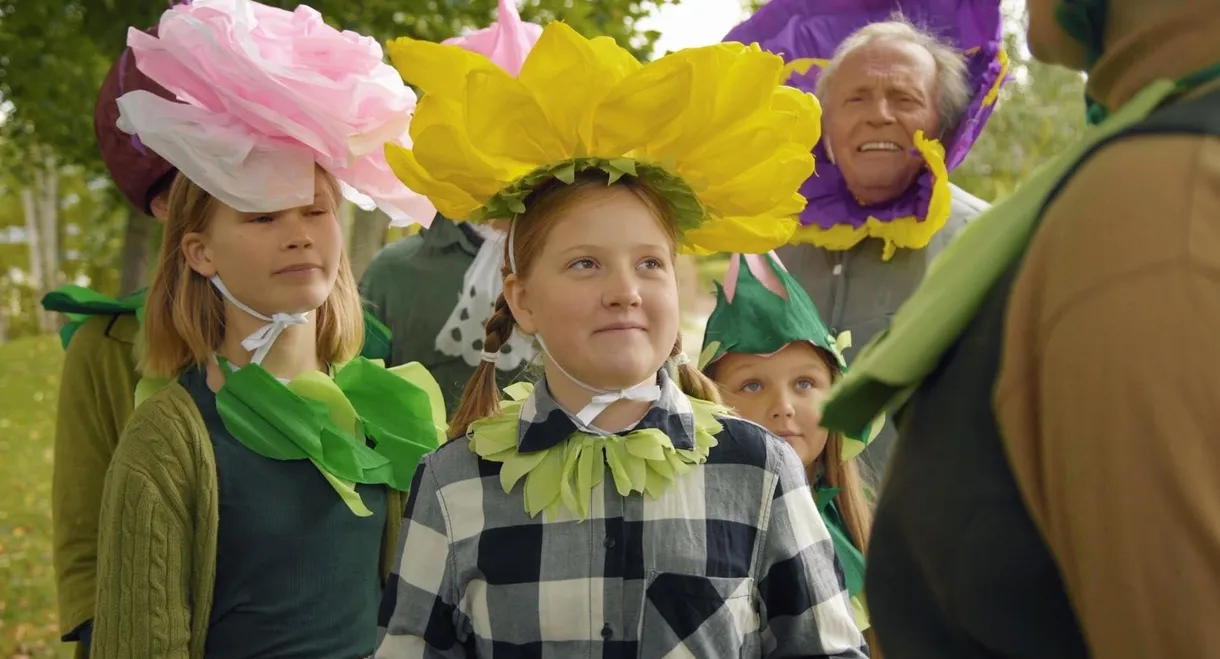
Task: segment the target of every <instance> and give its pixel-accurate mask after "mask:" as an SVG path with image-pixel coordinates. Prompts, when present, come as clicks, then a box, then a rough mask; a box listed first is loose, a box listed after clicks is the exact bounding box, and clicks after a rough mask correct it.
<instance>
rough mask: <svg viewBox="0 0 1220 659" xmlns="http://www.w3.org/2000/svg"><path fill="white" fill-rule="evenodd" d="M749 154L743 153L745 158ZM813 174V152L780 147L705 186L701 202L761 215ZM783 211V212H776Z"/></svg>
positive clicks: (728, 210) (723, 209)
mask: <svg viewBox="0 0 1220 659" xmlns="http://www.w3.org/2000/svg"><path fill="white" fill-rule="evenodd" d="M750 155H751V154H748V153H743V155H742V159H743V160H746V161H747V162H748V161H749V160H748V159H749V157H750ZM812 174H813V154H812V153H810V152H809V151H805V150H803V149H802V148H801V147H800V146H799V145H792V144H789V146H787V147H784V149H783V150H781V151H778V152H775V153H773V155H772V157H771V158H768V159H765V160H763V162H761V163H759V164H758V165H756V166H755V167H753V168H751V169H749V170H748V171H744V172H742V173H740V174H738V175H737V176H736V177H735V178H732V179H730V180H726V179H725V177H724V176H718V177H717V180H718V181H721V182H719V183H717V184H716V185H714V186H709V187H708V188H707V190H705V191H704V193H703V198H704V200H705V203H706V204H708V205H709V206H711V207H712V208H715V209H716V210H717V211H720V212H721V213H722V214H724V215H744V216H750V215H762V214H767V213H774V209H775V208H777V207H779V206H780V205H781V204H786V203H787V202H789V201H790V200H791V199H792V191H793V190H796V189H798V188H800V186H801V183H803V182H804V181H805V180H806V179H808V178H809V177H810V176H811V175H812ZM776 214H779V215H783V214H786V213H776Z"/></svg>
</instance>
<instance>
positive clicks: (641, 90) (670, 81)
mask: <svg viewBox="0 0 1220 659" xmlns="http://www.w3.org/2000/svg"><path fill="white" fill-rule="evenodd" d="M693 75H694V72H693V71H692V70H691V67H690V64H689V63H688V62H686V61H684V60H681V59H674V60H670V59H669V58H661V59H659V60H657V61H655V62H652V63H651V64H648V65H647V66H644V67H643V68H641V69H639V70H638V71H636V72H634V73H632V74H630V75H628V76H627V77H626V78H624V79H623V81H622V82H620V83H619V84H617V85H615V86H614V88H613V89H611V90H610V92H609V93H608V94H607V95H606V98H604V99H602V102H601V103H600V104H599V105H598V107H597V109H596V110H595V112H594V115H593V129H592V130H593V142H594V144H593V152H592V154H591V155H594V156H598V157H602V158H616V157H618V156H621V155H624V154H626V153H627V152H628V151H631V150H632V149H635V148H637V147H640V146H642V145H644V144H646V143H647V142H648V141H649V140H650V139H655V136H656V135H657V134H658V133H661V132H664V131H665V130H666V129H668V128H669V127H670V125H671V124H673V123H674V122H675V121H676V120H677V119H678V118H679V117H680V116H681V115H682V113H683V112H685V111H686V110H687V109H688V107H689V106H690V104H691V103H692V99H691V95H690V92H691V80H692V79H693Z"/></svg>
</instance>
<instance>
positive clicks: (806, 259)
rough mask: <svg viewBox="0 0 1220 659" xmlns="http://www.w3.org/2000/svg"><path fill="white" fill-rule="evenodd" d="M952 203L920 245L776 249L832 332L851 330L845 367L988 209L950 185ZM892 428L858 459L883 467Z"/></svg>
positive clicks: (877, 470)
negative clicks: (888, 250)
mask: <svg viewBox="0 0 1220 659" xmlns="http://www.w3.org/2000/svg"><path fill="white" fill-rule="evenodd" d="M949 187H950V189H951V190H952V193H953V202H952V206H951V210H950V211H949V221H948V222H947V223H946V224H945V227H944V228H943V229H941V230H940V232H938V233H937V234H936V235H935V236H934V237H933V238H932V241H931V242H930V243H928V246H927V247H925V248H924V249H921V250H909V249H899V250H898V251H897V253H896V254H894V257H893V258H892V259H890V260H889V261H882V260H881V247H882V242H881V241H880V240H877V239H874V238H869V239H867V240H865V241H863V242H861V243H860V244H858V245H856V246H855V247H853V248H852V249H850V250H846V251H832V250H826V249H820V248H818V247H814V246H813V245H808V244H805V245H788V246H785V247H781V248H779V249H778V250H776V254H778V255H779V258H780V260H781V261H783V263H784V265H785V266H786V267H787V268H788V272H790V273H791V274H792V276H793V277H794V278H795V279H796V280H797V281H798V282H800V284H801V286H803V287H804V288H805V291H807V292H808V293H809V297H810V298H812V299H813V303H814V304H815V305H817V308H818V313H819V314H821V316H822V320H824V321H825V322H826V326H827V327H829V328H830V330H831V332H832V333H834V334H837V333H839V332H842V331H844V330H850V331H851V340H852V346H853V347H852V348H849V349H848V350H846V351H845V354H844V356H845V357H846V358H847V360H848V365H849V367H850V364H851V359H852V357H854V356H855V352H856V350H858V349H860V348H862V347H864V346H865V345H866V344H867V343H868V342H869V341H871V340H872V338H873V336H874V335H876V334H877V332H879V331H881V330H882V329H885V328H886V327H888V326H889V323H890V317H891V316H893V315H894V312H895V311H897V310H898V307H900V306H902V303H903V302H906V299H907V298H908V297H910V295H911V293H912V292H914V290H915V287H916V286H917V285H918V284H919V281H920V280H921V279H923V275H924V272H926V271H927V269H928V265H929V264H931V263H932V259H934V258H936V255H937V254H939V253H940V251H941V250H942V249H944V248H945V245H947V244H949V241H950V240H952V239H953V237H954V236H956V235H957V234H958V232H959V231H961V230H962V229H963V228H964V227H965V226H966V223H967V222H969V221H970V220H972V219H974V217H975V216H977V215H978V214H980V213H982V212H983V211H985V210H987V208H988V204H987V202H985V201H983V200H982V199H979V198H978V197H975V196H974V195H972V194H970V193H969V192H966V191H965V190H962V189H961V188H959V187H957V186H956V185H952V184H950V186H949ZM895 435H896V433H895V431H894V427H893V424H892V422H890V421H889V420H888V419H887V421H886V424H885V428H884V429H883V430H882V431H881V434H880V435H879V436H878V437H877V438H876V439H875V440H874V442H873V444H872V445H871V446H870V447H869V449H868V450H867V451H865V453H864V456H863V460H864V463H865V464H866V465H868V466H869V467H870V468H871V469H872V470H873V471H874V472H875V473H876V474H877V475H878V476H880V475H882V474H883V473H884V471H885V465H886V463H887V462H888V459H889V455H890V451H891V450H892V448H893V443H894V438H895Z"/></svg>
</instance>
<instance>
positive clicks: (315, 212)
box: [309, 208, 330, 217]
mask: <svg viewBox="0 0 1220 659" xmlns="http://www.w3.org/2000/svg"><path fill="white" fill-rule="evenodd" d="M329 214H330V211H328V210H326V209H325V208H314V209H312V210H310V211H309V215H310V216H311V217H318V216H319V215H329Z"/></svg>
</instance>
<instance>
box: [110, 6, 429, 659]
mask: <svg viewBox="0 0 1220 659" xmlns="http://www.w3.org/2000/svg"><path fill="white" fill-rule="evenodd" d="M130 46H131V48H132V51H133V54H134V56H135V58H136V60H137V62H138V64H139V66H140V68H141V70H143V71H144V72H145V73H147V74H148V75H149V76H150V77H152V78H153V79H155V80H156V81H157V82H159V83H160V84H162V85H164V86H165V87H166V88H168V89H169V90H171V91H172V92H174V93H175V95H176V96H177V97H178V98H179V100H180V101H182V102H181V103H174V102H170V101H166V100H165V99H162V98H160V97H156V96H153V95H151V94H146V93H143V92H138V91H137V92H132V93H130V94H127V95H124V96H123V97H121V98H119V100H118V104H119V107H120V109H121V112H122V117H121V119H120V121H119V125H120V126H121V127H123V128H124V129H125V130H129V131H131V132H133V133H135V134H136V135H138V137H139V138H140V140H141V142H142V143H143V144H145V145H147V146H148V147H149V148H153V149H155V150H156V152H157V153H159V154H161V155H162V156H163V157H164V158H166V159H167V160H168V161H169V162H171V163H172V164H173V165H174V166H175V167H176V168H177V169H178V170H179V171H180V174H179V175H178V177H177V179H176V181H175V182H174V184H173V186H172V188H171V191H170V198H169V207H168V221H167V227H166V232H165V237H164V241H163V243H162V246H161V252H160V257H159V263H158V268H157V272H156V275H155V277H154V280H153V282H152V284H151V286H150V288H149V292H148V295H147V300H146V303H145V305H144V317H143V323H142V326H143V329H142V331H143V345H142V346H141V349H142V353H143V354H142V361H141V369H142V371H143V374H144V377H145V380H144V381H143V382H142V385H144V386H143V387H142V388H141V390H140V394H139V396H140V397H141V398H144V400H143V402H139V403H137V407H136V409H135V412H134V413H133V414H132V417H131V419H130V421H129V422H128V424H127V426H126V428H125V429H124V431H123V434H122V437H121V439H120V441H119V444H118V447H117V449H116V450H115V453H114V457H113V459H112V461H111V464H110V468H109V472H108V473H107V476H106V482H105V489H104V491H103V494H102V504H101V519H100V534H99V540H98V576H97V581H98V586H97V601H96V607H95V609H96V613H95V620H94V627H93V639H92V640H93V645H92V653H93V656H95V657H98V658H100V659H108V658H112V657H114V658H119V657H121V658H123V659H131V658H144V657H148V658H152V657H157V658H161V657H190V658H192V659H194V658H202V657H226V658H229V657H234V658H240V657H266V656H273V655H274V656H309V657H364V656H368V655H369V654H370V653H371V652H372V651H373V650H374V643H375V641H376V620H377V615H376V611H377V606H378V602H379V601H380V595H381V588H382V584H383V580H384V578H385V575H386V574H387V573H388V569H387V568H388V562H389V557H390V556H391V548H392V544H391V543H393V541H394V538H395V537H396V535H397V534H396V530H397V527H398V521H399V512H398V511H400V510H401V506H402V496H403V495H402V492H404V491H405V490H406V489H407V487H408V485H409V484H410V478H411V475H412V473H413V471H414V468H415V465H416V464H417V462H418V459H419V457H420V456H421V455H422V454H423V453H425V452H427V451H428V450H431V449H432V448H434V447H435V446H436V445H437V443H438V441H439V439H441V438H442V437H443V421H441V419H443V415H444V411H443V407H440V406H439V400H440V399H439V388H437V387H436V384H435V382H433V381H430V380H429V377H428V376H427V373H426V371H422V369H419V368H415V367H411V366H407V367H404V368H403V369H402V372H400V373H397V374H396V373H391V372H389V371H386V370H385V369H384V368H381V367H380V366H378V365H376V364H374V363H373V362H370V361H368V360H366V359H362V358H357V359H352V358H353V357H355V356H356V354H357V352H358V351H359V348H360V343H361V339H362V336H363V328H362V321H361V304H360V299H359V296H358V294H357V292H356V286H355V281H354V280H353V277H352V273H351V269H350V267H349V265H348V262H347V258H346V256H345V254H344V252H343V240H342V230H341V227H340V225H339V222H338V219H337V217H336V210H337V207H338V204H339V202H340V199H341V186H343V185H346V186H350V188H351V189H354V190H356V191H357V192H359V193H362V194H367V195H369V196H371V197H374V198H377V199H380V200H382V202H383V203H386V204H387V205H390V206H391V207H392V206H393V205H394V204H395V202H399V201H410V199H409V198H408V197H407V192H405V188H402V187H401V186H400V185H399V184H398V181H397V179H395V178H394V177H393V173H392V172H390V170H389V169H388V167H387V166H386V164H385V162H384V159H383V156H382V154H381V153H380V152H377V151H374V152H372V153H371V155H364V156H359V155H353V153H356V154H358V153H360V151H361V149H363V150H364V152H365V153H366V154H367V153H369V152H368V150H367V148H366V147H361V146H360V143H361V141H362V140H363V141H368V142H370V143H371V142H372V141H375V140H384V139H385V136H387V135H395V136H396V135H401V128H402V117H401V113H405V112H408V111H409V110H410V109H411V105H412V102H413V95H412V93H411V92H410V91H409V90H408V88H406V86H405V85H403V84H402V82H401V80H400V78H399V77H398V76H397V74H395V73H394V71H393V70H392V69H390V68H389V67H388V66H387V65H385V64H383V63H382V61H381V49H380V47H378V46H377V44H376V43H375V42H372V41H371V40H367V39H364V38H361V37H358V36H356V35H352V34H350V33H345V34H340V33H339V32H337V31H335V30H333V29H331V28H329V27H327V26H326V25H325V23H323V21H322V19H321V17H320V16H319V15H318V14H317V13H316V12H314V11H313V10H310V9H308V8H305V7H301V8H298V9H297V10H296V12H295V13H289V12H285V11H282V10H278V9H272V8H269V7H266V6H263V5H259V4H257V3H249V2H238V3H232V2H228V3H221V2H196V3H194V4H192V5H183V6H178V7H175V8H173V9H171V10H170V11H168V12H166V14H165V15H164V16H163V17H162V20H161V23H160V25H159V29H158V36H157V37H152V36H149V35H146V34H144V33H140V32H135V31H133V32H131V34H130ZM319 53H330V54H331V55H333V57H329V58H328V59H326V60H325V62H326V66H325V68H320V64H321V62H322V61H323V60H321V59H319V58H318V54H319ZM204 64H206V65H204ZM387 74H388V75H387ZM252 89H257V90H258V91H259V92H260V93H259V95H257V96H256V95H252V94H250V93H249V92H250V91H251V90H252ZM321 90H326V92H327V94H326V95H325V96H320V95H319V94H320V91H321ZM254 98H257V99H258V101H257V103H255V102H254V101H252V100H250V99H254ZM346 98H361V99H362V103H360V104H359V105H358V106H357V105H355V104H348V103H346V102H344V103H336V102H335V101H338V100H341V99H346ZM387 176H388V180H387V178H386V177H387ZM328 374H329V375H331V376H333V379H332V377H328ZM407 377H410V378H411V379H412V381H413V382H415V384H412V382H408V380H407V379H406V378H407ZM438 423H440V426H439V428H438V425H437V424H438ZM379 566H380V568H381V569H379Z"/></svg>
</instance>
